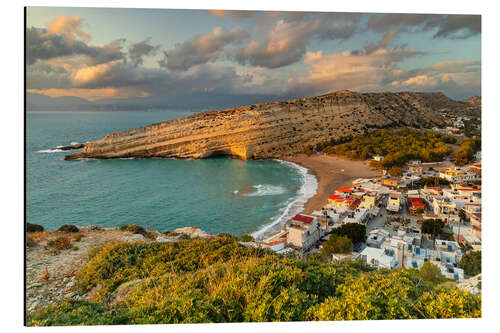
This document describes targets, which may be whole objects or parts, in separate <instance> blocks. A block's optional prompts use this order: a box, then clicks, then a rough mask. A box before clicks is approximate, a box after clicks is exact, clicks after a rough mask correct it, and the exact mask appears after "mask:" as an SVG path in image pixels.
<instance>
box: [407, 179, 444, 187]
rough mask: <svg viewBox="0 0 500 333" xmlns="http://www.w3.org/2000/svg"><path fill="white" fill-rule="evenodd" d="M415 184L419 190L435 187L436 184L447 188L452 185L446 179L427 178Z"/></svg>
mask: <svg viewBox="0 0 500 333" xmlns="http://www.w3.org/2000/svg"><path fill="white" fill-rule="evenodd" d="M415 184H416V187H417V188H423V187H425V186H430V187H433V186H436V184H437V186H446V185H450V182H449V181H448V180H447V179H444V178H439V177H427V178H422V179H420V180H419V181H417V182H416V183H415Z"/></svg>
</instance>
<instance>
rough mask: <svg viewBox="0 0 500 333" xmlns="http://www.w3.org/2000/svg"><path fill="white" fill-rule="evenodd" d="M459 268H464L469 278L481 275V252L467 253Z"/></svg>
mask: <svg viewBox="0 0 500 333" xmlns="http://www.w3.org/2000/svg"><path fill="white" fill-rule="evenodd" d="M458 267H460V268H462V269H463V270H464V272H465V274H467V275H468V276H475V275H478V274H479V273H481V251H472V252H469V253H466V254H465V255H464V256H463V257H462V260H461V261H460V264H459V265H458Z"/></svg>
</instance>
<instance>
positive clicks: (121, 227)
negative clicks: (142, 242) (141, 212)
mask: <svg viewBox="0 0 500 333" xmlns="http://www.w3.org/2000/svg"><path fill="white" fill-rule="evenodd" d="M127 229H128V224H124V225H121V226H120V230H121V231H127Z"/></svg>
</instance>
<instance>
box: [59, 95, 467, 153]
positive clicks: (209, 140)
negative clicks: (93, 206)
mask: <svg viewBox="0 0 500 333" xmlns="http://www.w3.org/2000/svg"><path fill="white" fill-rule="evenodd" d="M467 105H469V104H466V103H463V102H455V101H452V100H451V99H449V98H448V97H446V96H445V95H443V94H441V93H410V92H399V93H363V94H361V93H355V92H351V91H345V90H343V91H337V92H335V93H331V94H327V95H322V96H316V97H311V98H301V99H293V100H285V101H277V102H271V103H262V104H257V105H248V106H243V107H238V108H233V109H226V110H221V111H210V112H203V113H198V114H194V115H191V116H188V117H185V118H181V119H177V120H171V121H166V122H162V123H158V124H154V125H150V126H145V127H140V128H136V129H132V130H129V131H124V132H117V133H112V134H108V135H106V136H105V137H104V138H102V139H101V140H98V141H94V142H89V143H87V144H85V147H84V149H83V150H82V151H80V152H77V153H74V154H71V155H67V156H66V157H65V159H78V158H102V159H104V158H120V157H176V158H207V157H212V156H233V157H238V158H241V159H258V158H279V157H283V156H287V155H292V154H296V153H298V152H301V151H303V150H304V149H305V148H306V147H308V146H311V145H315V144H317V143H319V142H323V141H325V140H328V139H330V138H332V137H340V136H344V135H349V134H352V135H356V134H361V133H363V132H364V131H365V130H372V129H377V128H384V127H400V126H411V127H424V128H431V127H434V126H438V127H441V126H445V125H447V124H448V123H449V120H448V119H447V118H446V117H444V116H443V112H444V111H448V112H450V111H453V112H460V110H461V109H464V110H465V109H466V108H467Z"/></svg>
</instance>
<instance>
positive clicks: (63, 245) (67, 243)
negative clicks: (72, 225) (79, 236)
mask: <svg viewBox="0 0 500 333" xmlns="http://www.w3.org/2000/svg"><path fill="white" fill-rule="evenodd" d="M47 245H48V246H50V247H52V248H54V249H56V250H57V251H61V250H68V249H71V248H72V247H73V244H72V243H71V239H70V238H69V237H57V238H56V239H52V240H50V241H49V242H48V243H47Z"/></svg>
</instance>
